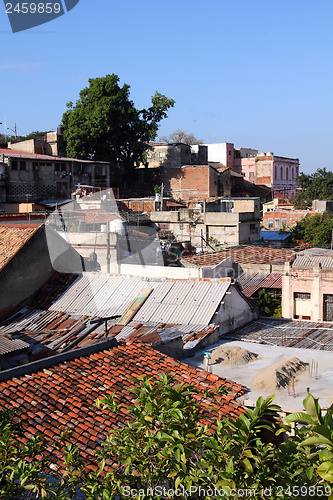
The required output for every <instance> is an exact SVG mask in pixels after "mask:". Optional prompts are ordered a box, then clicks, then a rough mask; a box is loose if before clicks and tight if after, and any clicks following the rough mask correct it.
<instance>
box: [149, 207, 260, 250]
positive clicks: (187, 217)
mask: <svg viewBox="0 0 333 500" xmlns="http://www.w3.org/2000/svg"><path fill="white" fill-rule="evenodd" d="M250 202H251V200H250ZM240 203H242V202H240ZM251 203H253V202H251ZM258 205H259V202H258ZM151 219H152V221H153V222H155V223H156V224H158V225H159V226H160V227H161V229H164V230H169V231H172V233H173V234H174V235H175V237H176V238H178V239H180V240H182V241H184V240H188V239H190V240H191V242H192V244H194V245H199V244H201V243H202V240H201V234H202V235H203V237H204V238H206V239H209V238H213V239H215V240H218V241H219V242H220V243H222V244H224V243H228V244H234V245H238V244H240V243H249V242H253V241H255V240H257V239H258V237H259V218H257V219H255V218H254V213H253V212H250V211H249V212H245V213H243V212H240V213H235V212H206V213H201V212H200V211H196V210H189V209H185V210H180V211H179V212H153V213H152V215H151Z"/></svg>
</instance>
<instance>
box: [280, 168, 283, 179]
mask: <svg viewBox="0 0 333 500" xmlns="http://www.w3.org/2000/svg"><path fill="white" fill-rule="evenodd" d="M280 179H281V180H282V179H283V168H282V167H281V177H280Z"/></svg>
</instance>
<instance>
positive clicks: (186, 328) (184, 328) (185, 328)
mask: <svg viewBox="0 0 333 500" xmlns="http://www.w3.org/2000/svg"><path fill="white" fill-rule="evenodd" d="M205 328H207V325H177V329H178V330H179V331H180V332H182V333H184V334H187V335H185V337H184V338H186V337H187V336H188V335H192V333H198V332H201V331H202V330H204V329H205Z"/></svg>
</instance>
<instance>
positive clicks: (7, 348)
mask: <svg viewBox="0 0 333 500" xmlns="http://www.w3.org/2000/svg"><path fill="white" fill-rule="evenodd" d="M28 347H29V344H27V342H24V341H23V340H20V339H11V338H8V337H7V336H5V335H0V356H4V355H5V354H9V353H11V352H14V351H21V350H23V349H28Z"/></svg>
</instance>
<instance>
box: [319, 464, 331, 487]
mask: <svg viewBox="0 0 333 500" xmlns="http://www.w3.org/2000/svg"><path fill="white" fill-rule="evenodd" d="M317 472H318V474H319V476H320V477H321V478H323V479H324V480H325V481H328V482H329V483H333V464H332V462H324V463H322V464H321V465H320V466H319V467H318V468H317Z"/></svg>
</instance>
